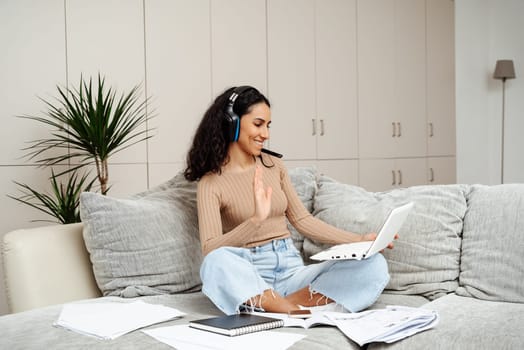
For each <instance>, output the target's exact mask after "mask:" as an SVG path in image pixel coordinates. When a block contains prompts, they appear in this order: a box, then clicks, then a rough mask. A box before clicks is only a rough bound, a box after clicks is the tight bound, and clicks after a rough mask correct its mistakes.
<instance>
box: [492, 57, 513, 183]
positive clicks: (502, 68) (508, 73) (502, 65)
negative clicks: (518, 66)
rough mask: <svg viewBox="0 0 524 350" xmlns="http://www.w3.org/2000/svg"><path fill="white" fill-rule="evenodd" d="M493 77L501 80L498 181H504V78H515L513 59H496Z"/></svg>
mask: <svg viewBox="0 0 524 350" xmlns="http://www.w3.org/2000/svg"><path fill="white" fill-rule="evenodd" d="M493 78H495V79H500V80H502V140H501V153H500V183H501V184H503V183H504V112H505V105H506V100H505V99H506V79H513V78H515V67H514V66H513V60H498V61H497V65H496V66H495V73H493Z"/></svg>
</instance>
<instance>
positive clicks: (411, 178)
mask: <svg viewBox="0 0 524 350" xmlns="http://www.w3.org/2000/svg"><path fill="white" fill-rule="evenodd" d="M358 169H359V179H360V186H362V187H364V188H365V189H367V190H368V191H386V190H390V189H393V188H399V187H409V186H417V185H424V184H426V183H427V180H426V158H399V159H361V160H360V161H359V165H358Z"/></svg>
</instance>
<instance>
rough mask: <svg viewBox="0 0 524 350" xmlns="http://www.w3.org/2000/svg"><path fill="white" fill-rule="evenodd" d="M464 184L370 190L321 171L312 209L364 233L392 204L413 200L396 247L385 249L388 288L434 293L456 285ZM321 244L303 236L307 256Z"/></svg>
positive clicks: (376, 224) (372, 228)
mask: <svg viewBox="0 0 524 350" xmlns="http://www.w3.org/2000/svg"><path fill="white" fill-rule="evenodd" d="M466 190H467V186H463V185H439V186H415V187H410V188H401V189H394V190H391V191H387V192H378V193H373V192H368V191H366V190H365V189H363V188H361V187H358V186H352V185H347V184H342V183H339V182H336V181H335V180H332V179H330V178H328V177H325V176H322V177H320V179H319V188H318V190H317V193H316V196H315V200H314V215H315V216H316V217H317V218H319V219H321V220H323V221H325V222H327V223H330V224H332V225H334V226H337V227H339V228H342V229H345V230H348V231H352V232H355V233H359V234H364V233H368V232H377V231H378V230H379V229H380V226H381V224H382V223H383V221H384V219H385V217H386V216H387V214H388V212H389V211H390V210H391V209H392V208H394V207H396V206H398V205H401V204H404V203H407V202H409V201H413V202H414V203H415V206H414V208H413V211H412V212H411V213H410V214H409V216H408V218H407V219H406V222H405V223H404V225H403V226H402V228H401V230H400V232H399V235H400V238H399V239H398V240H397V241H396V242H395V247H394V249H391V250H390V249H386V250H385V251H384V256H385V257H386V259H387V261H388V265H389V271H390V275H391V279H390V282H389V283H388V285H387V287H386V289H387V290H389V292H391V293H399V294H420V295H424V296H425V297H427V298H430V299H432V298H436V297H439V296H441V295H443V294H445V293H449V292H452V291H455V290H456V288H457V287H458V274H459V261H460V243H461V242H460V241H461V240H460V235H461V232H462V220H463V218H464V215H465V212H466V199H465V192H466ZM324 248H326V246H323V245H321V244H318V243H317V242H313V241H311V240H309V239H306V240H305V241H304V252H305V255H306V256H311V255H312V254H315V253H316V252H318V251H320V250H321V249H324Z"/></svg>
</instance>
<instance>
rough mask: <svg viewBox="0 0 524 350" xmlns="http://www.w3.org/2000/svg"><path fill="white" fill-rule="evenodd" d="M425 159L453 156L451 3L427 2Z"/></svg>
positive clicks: (453, 95)
mask: <svg viewBox="0 0 524 350" xmlns="http://www.w3.org/2000/svg"><path fill="white" fill-rule="evenodd" d="M426 3H427V10H426V11H427V16H426V17H427V89H428V93H427V96H428V100H427V113H428V117H427V118H428V155H429V156H446V155H447V156H449V155H454V154H455V144H456V141H455V60H454V57H455V52H454V47H455V45H454V7H453V2H452V1H441V0H427V1H426Z"/></svg>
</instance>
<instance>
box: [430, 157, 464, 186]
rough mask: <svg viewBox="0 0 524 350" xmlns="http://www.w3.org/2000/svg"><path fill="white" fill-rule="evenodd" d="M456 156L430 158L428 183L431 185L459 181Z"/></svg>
mask: <svg viewBox="0 0 524 350" xmlns="http://www.w3.org/2000/svg"><path fill="white" fill-rule="evenodd" d="M456 173H457V170H456V159H455V157H432V158H428V183H429V184H430V185H445V184H454V183H456V182H457V175H456Z"/></svg>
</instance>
